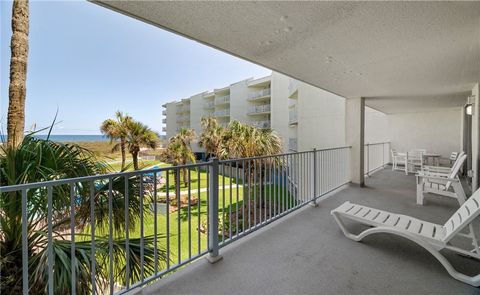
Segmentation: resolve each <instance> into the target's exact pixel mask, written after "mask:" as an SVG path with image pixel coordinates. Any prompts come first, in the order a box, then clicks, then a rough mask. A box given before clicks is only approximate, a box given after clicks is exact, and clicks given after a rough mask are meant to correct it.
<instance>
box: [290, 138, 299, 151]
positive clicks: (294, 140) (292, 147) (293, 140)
mask: <svg viewBox="0 0 480 295" xmlns="http://www.w3.org/2000/svg"><path fill="white" fill-rule="evenodd" d="M297 142H298V141H297V138H293V137H292V138H289V139H288V148H289V149H290V150H292V151H297V149H298V145H297Z"/></svg>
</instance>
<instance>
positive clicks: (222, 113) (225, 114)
mask: <svg viewBox="0 0 480 295" xmlns="http://www.w3.org/2000/svg"><path fill="white" fill-rule="evenodd" d="M213 115H214V116H215V117H229V116H230V110H229V109H225V110H217V111H215V112H214V113H213Z"/></svg>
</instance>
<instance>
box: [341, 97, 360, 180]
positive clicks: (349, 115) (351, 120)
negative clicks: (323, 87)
mask: <svg viewBox="0 0 480 295" xmlns="http://www.w3.org/2000/svg"><path fill="white" fill-rule="evenodd" d="M345 120H346V122H345V129H346V130H345V137H346V138H345V142H346V143H347V145H350V146H351V147H352V149H351V152H350V179H351V181H352V182H353V183H357V184H359V185H360V186H364V185H365V182H364V173H365V171H364V157H365V151H364V144H365V98H364V97H359V98H349V99H347V101H346V107H345Z"/></svg>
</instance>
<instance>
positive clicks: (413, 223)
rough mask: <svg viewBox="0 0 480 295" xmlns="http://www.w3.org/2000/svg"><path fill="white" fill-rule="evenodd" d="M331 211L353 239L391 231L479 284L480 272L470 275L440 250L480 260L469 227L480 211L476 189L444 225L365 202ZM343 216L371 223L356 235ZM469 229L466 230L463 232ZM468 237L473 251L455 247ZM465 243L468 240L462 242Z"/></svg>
mask: <svg viewBox="0 0 480 295" xmlns="http://www.w3.org/2000/svg"><path fill="white" fill-rule="evenodd" d="M331 214H332V215H333V217H334V218H335V220H336V222H337V223H338V225H339V227H340V229H341V230H342V232H343V234H344V235H345V236H346V237H347V238H349V239H352V240H354V241H357V242H358V241H361V240H362V239H363V238H365V237H367V236H369V235H371V234H376V233H390V234H393V235H397V236H401V237H404V238H406V239H409V240H411V241H412V242H415V243H416V244H418V245H419V246H421V247H423V248H424V249H426V250H427V251H428V252H430V254H432V255H433V256H434V257H435V258H436V259H437V260H438V261H439V262H440V263H441V264H442V265H443V267H444V268H445V269H446V270H447V271H448V273H449V274H450V275H451V276H452V277H453V278H455V279H457V280H459V281H461V282H464V283H467V284H470V285H472V286H475V287H478V286H480V274H478V275H475V276H468V275H465V274H463V273H461V272H458V271H457V270H456V269H455V268H454V267H453V266H452V265H451V263H450V262H449V261H448V260H447V259H446V258H445V256H443V255H442V254H441V253H440V250H444V249H445V250H450V251H453V252H455V253H457V254H460V255H464V256H468V257H471V258H475V259H480V251H479V248H478V241H477V239H476V237H475V234H474V232H473V231H471V230H470V229H471V228H472V221H473V220H474V219H475V218H476V217H477V216H478V215H479V214H480V190H477V191H476V192H475V193H474V194H473V195H472V197H470V198H469V199H468V200H467V201H466V202H465V203H464V204H463V205H462V206H461V207H460V208H459V209H458V210H457V211H456V212H455V213H454V214H453V215H452V217H450V219H448V220H447V222H446V223H445V224H444V225H439V224H435V223H431V222H427V221H423V220H420V219H416V218H413V217H410V216H407V215H402V214H395V213H390V212H387V211H383V210H378V209H374V208H370V207H366V206H362V205H356V204H353V203H350V202H345V203H344V204H342V205H341V206H340V207H338V208H336V209H334V210H332V212H331ZM343 219H350V220H353V221H356V222H359V223H361V224H364V225H367V226H372V227H371V228H368V229H366V230H364V231H362V232H361V233H360V234H358V235H355V234H353V233H351V232H349V231H348V229H347V228H346V226H345V224H344V223H343ZM465 230H470V232H469V233H468V234H467V233H464V232H462V231H465ZM454 238H455V239H460V238H464V239H465V238H467V239H470V240H471V241H472V245H473V250H472V249H465V248H466V247H461V246H454V245H453V243H452V240H453V239H454ZM463 244H465V243H463Z"/></svg>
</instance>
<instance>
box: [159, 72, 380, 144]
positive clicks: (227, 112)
mask: <svg viewBox="0 0 480 295" xmlns="http://www.w3.org/2000/svg"><path fill="white" fill-rule="evenodd" d="M163 107H164V110H163V112H162V114H163V115H164V116H165V118H164V119H163V120H162V122H163V123H164V124H166V126H165V127H163V131H164V132H166V135H167V138H170V137H172V136H173V135H175V134H176V133H177V132H178V130H180V128H192V129H194V130H195V132H196V133H197V134H200V133H201V131H202V127H201V124H200V120H201V118H202V117H208V116H214V117H216V118H217V119H218V121H219V123H220V124H222V125H224V126H226V125H227V124H228V123H229V122H231V121H233V120H237V121H240V122H244V123H248V124H251V125H254V126H256V127H258V128H272V129H273V130H275V131H276V132H277V133H278V134H279V135H280V137H281V138H282V140H283V144H284V150H285V151H297V150H298V151H302V150H308V149H312V148H319V149H320V148H327V147H332V146H342V145H345V98H343V97H340V96H338V95H335V94H332V93H330V92H328V91H325V90H322V89H320V88H317V87H314V86H311V85H309V84H306V83H303V82H300V81H297V80H295V79H292V78H290V77H287V76H285V75H283V74H280V73H277V72H272V74H271V75H270V76H267V77H263V78H259V79H252V78H250V79H246V80H242V81H239V82H236V83H233V84H231V85H229V86H226V87H223V88H219V89H214V90H213V91H207V92H203V93H199V94H195V95H192V96H191V97H189V98H186V99H181V100H179V101H173V102H169V103H166V104H164V105H163ZM371 112H372V113H373V112H374V111H373V110H371ZM367 117H368V115H367ZM193 149H194V151H195V152H196V153H201V152H202V149H201V148H200V147H199V146H198V145H197V144H196V143H194V144H193Z"/></svg>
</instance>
